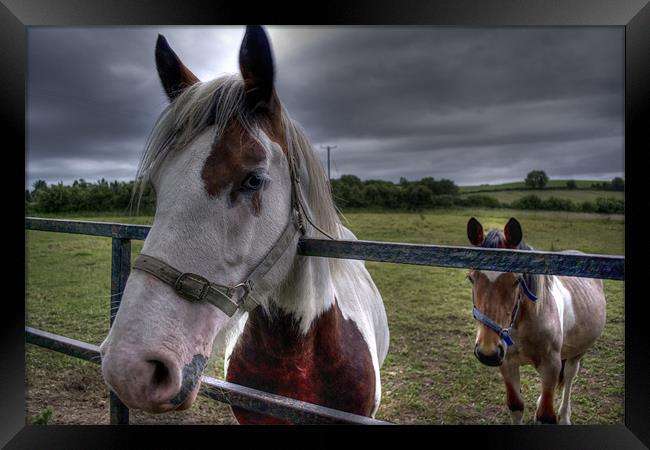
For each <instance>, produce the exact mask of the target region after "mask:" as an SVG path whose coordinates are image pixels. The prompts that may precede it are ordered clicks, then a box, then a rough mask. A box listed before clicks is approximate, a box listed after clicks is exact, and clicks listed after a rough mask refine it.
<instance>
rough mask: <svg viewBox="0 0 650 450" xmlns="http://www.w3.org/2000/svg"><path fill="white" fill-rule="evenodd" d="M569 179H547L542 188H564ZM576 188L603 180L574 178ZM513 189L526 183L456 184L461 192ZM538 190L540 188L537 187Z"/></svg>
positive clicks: (582, 187) (523, 186)
mask: <svg viewBox="0 0 650 450" xmlns="http://www.w3.org/2000/svg"><path fill="white" fill-rule="evenodd" d="M567 181H569V180H549V181H548V183H547V184H546V187H545V188H544V189H566V183H567ZM575 182H576V185H577V186H578V189H588V188H591V185H592V184H594V183H602V182H603V180H575ZM515 189H517V190H518V189H527V187H526V183H524V182H523V181H515V182H512V183H503V184H480V185H472V186H458V190H459V192H460V193H461V194H470V193H473V192H494V191H506V190H515ZM537 191H540V189H537Z"/></svg>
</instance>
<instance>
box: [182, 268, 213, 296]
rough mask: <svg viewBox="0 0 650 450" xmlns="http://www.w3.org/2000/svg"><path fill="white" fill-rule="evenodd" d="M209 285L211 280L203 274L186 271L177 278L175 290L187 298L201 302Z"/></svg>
mask: <svg viewBox="0 0 650 450" xmlns="http://www.w3.org/2000/svg"><path fill="white" fill-rule="evenodd" d="M209 286H210V282H209V281H208V280H207V279H205V278H203V277H202V276H200V275H197V274H195V273H188V272H185V273H182V274H181V275H180V276H179V277H178V278H177V279H176V282H175V283H174V290H175V291H176V293H177V294H178V295H180V296H181V297H183V298H184V299H185V300H188V301H191V302H201V301H203V300H204V299H205V296H206V295H207V293H208V287H209ZM199 288H200V290H199Z"/></svg>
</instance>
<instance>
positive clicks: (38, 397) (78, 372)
mask: <svg viewBox="0 0 650 450" xmlns="http://www.w3.org/2000/svg"><path fill="white" fill-rule="evenodd" d="M70 366H73V364H70ZM26 385H27V389H26V392H25V394H26V395H25V401H26V408H27V410H26V419H27V422H28V423H31V421H32V419H33V418H34V417H36V416H39V415H41V414H42V413H43V411H45V410H46V409H47V408H48V407H49V408H51V409H52V415H51V417H50V418H49V420H48V422H47V423H48V424H59V425H105V424H109V423H110V412H109V400H108V389H107V388H106V386H105V384H104V382H103V379H102V376H101V372H100V371H99V367H98V366H89V365H81V364H74V367H66V368H64V369H62V370H57V371H47V370H44V369H42V368H32V369H30V368H29V365H28V367H27V373H26ZM129 422H130V423H132V424H159V425H167V424H175V425H176V424H191V425H234V424H236V423H237V422H236V421H235V418H234V416H233V415H232V412H231V411H230V407H228V405H226V404H223V403H220V402H216V401H214V400H209V399H207V398H204V397H201V396H199V397H198V398H197V400H196V402H195V403H194V405H192V407H191V408H190V409H189V410H186V411H179V412H170V413H166V414H149V413H145V412H142V411H131V412H130V417H129Z"/></svg>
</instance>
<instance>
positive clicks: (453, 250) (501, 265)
mask: <svg viewBox="0 0 650 450" xmlns="http://www.w3.org/2000/svg"><path fill="white" fill-rule="evenodd" d="M25 225H26V228H28V229H31V230H41V231H55V232H56V231H58V232H62V233H78V234H90V235H94V236H112V237H120V238H125V239H145V238H146V237H147V234H148V233H149V230H150V228H151V227H150V226H147V225H128V224H121V223H109V222H87V221H70V220H60V219H41V218H35V217H28V218H26V224H25ZM298 252H299V254H301V255H305V256H321V257H327V258H348V259H361V260H366V261H379V262H392V263H398V264H416V265H425V266H438V267H454V268H469V267H471V268H475V269H482V270H497V271H502V272H528V273H541V274H546V275H566V276H579V277H587V278H605V279H612V280H624V279H625V257H623V256H608V255H589V254H585V255H576V254H563V253H557V252H540V251H526V250H507V249H488V248H475V247H455V246H444V245H424V244H403V243H397V242H376V241H344V240H340V241H331V240H327V239H312V238H306V239H301V240H300V242H299V245H298Z"/></svg>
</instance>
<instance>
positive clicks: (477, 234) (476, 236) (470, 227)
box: [467, 217, 485, 246]
mask: <svg viewBox="0 0 650 450" xmlns="http://www.w3.org/2000/svg"><path fill="white" fill-rule="evenodd" d="M467 237H468V238H469V241H470V242H471V243H472V244H473V245H476V246H479V245H481V244H482V243H483V239H484V237H485V236H484V235H483V225H481V222H479V221H478V220H476V219H475V218H474V217H472V218H471V219H469V222H467Z"/></svg>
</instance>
